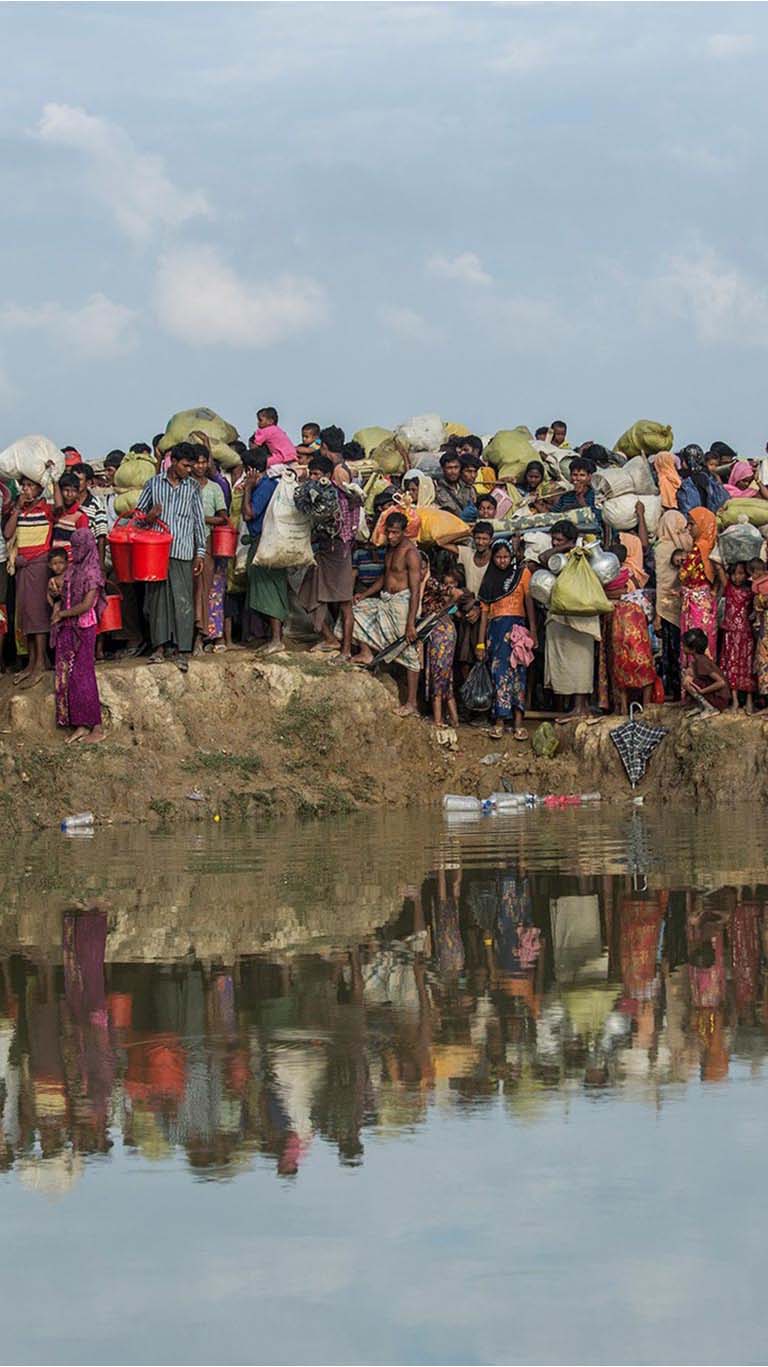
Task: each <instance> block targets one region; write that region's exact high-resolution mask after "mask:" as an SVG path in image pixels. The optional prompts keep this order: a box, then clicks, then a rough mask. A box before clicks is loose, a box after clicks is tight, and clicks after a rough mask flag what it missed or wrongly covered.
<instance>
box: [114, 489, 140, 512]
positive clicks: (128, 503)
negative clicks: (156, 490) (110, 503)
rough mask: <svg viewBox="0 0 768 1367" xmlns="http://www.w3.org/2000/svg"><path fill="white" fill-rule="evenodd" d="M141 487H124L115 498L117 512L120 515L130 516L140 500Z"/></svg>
mask: <svg viewBox="0 0 768 1367" xmlns="http://www.w3.org/2000/svg"><path fill="white" fill-rule="evenodd" d="M140 493H141V489H124V490H123V492H122V493H121V494H118V495H117V497H116V498H115V512H116V513H117V516H118V517H130V515H131V513H132V512H133V510H134V508H135V507H136V504H137V503H138V501H139V495H140Z"/></svg>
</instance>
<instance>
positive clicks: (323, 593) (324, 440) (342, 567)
mask: <svg viewBox="0 0 768 1367" xmlns="http://www.w3.org/2000/svg"><path fill="white" fill-rule="evenodd" d="M308 470H309V477H310V479H314V480H321V479H330V480H331V481H332V483H333V484H334V486H335V488H336V496H337V498H338V504H339V527H338V533H334V534H333V535H331V536H328V535H325V536H322V537H321V538H320V539H319V540H318V542H317V545H313V549H314V552H315V564H314V565H311V566H310V568H309V569H308V571H307V574H306V576H305V578H304V581H303V583H302V585H301V588H300V590H299V602H300V603H301V605H302V607H304V608H305V609H306V610H307V612H309V613H310V614H311V616H312V624H313V626H314V628H315V630H316V631H319V632H320V635H321V637H322V640H320V641H318V643H317V645H316V646H313V647H312V649H313V650H314V651H316V652H323V653H325V652H328V651H335V650H338V648H339V643H338V640H337V638H336V635H335V634H334V631H333V627H332V625H331V621H330V619H329V616H328V612H329V609H330V608H333V607H336V608H338V615H339V618H340V620H341V622H342V627H343V630H342V640H341V654H342V657H343V658H344V659H349V655H350V651H351V650H352V596H353V594H354V592H355V570H354V566H353V564H352V547H353V545H354V543H355V538H356V536H357V528H358V523H359V521H360V503H359V502H358V501H357V500H356V499H355V497H354V494H353V493H352V492H351V488H352V483H353V481H352V476H351V474H350V471H349V469H348V467H347V466H346V464H345V463H344V432H343V431H342V429H341V428H340V427H325V428H323V430H322V432H321V433H320V454H319V455H317V456H312V458H311V460H310V462H309V466H308Z"/></svg>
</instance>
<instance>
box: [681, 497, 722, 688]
mask: <svg viewBox="0 0 768 1367" xmlns="http://www.w3.org/2000/svg"><path fill="white" fill-rule="evenodd" d="M688 530H689V531H690V533H691V537H692V539H693V548H692V549H691V550H690V551H689V552H688V554H687V555H685V557H684V558H683V561H682V564H681V565H680V592H681V599H680V633H681V635H684V634H685V632H686V631H690V630H692V629H693V628H700V629H701V630H702V631H703V632H704V634H705V636H706V638H707V642H708V647H709V653H710V655H711V657H712V659H713V660H714V659H716V658H717V598H716V595H715V590H714V588H713V584H714V580H715V569H714V566H713V564H712V562H711V560H710V558H709V553H710V551H711V550H712V549H713V548H714V545H715V541H716V540H717V521H716V519H715V515H714V513H711V512H710V511H709V509H707V508H692V509H691V511H690V513H689V514H688ZM684 655H685V651H683V653H682V656H681V662H682V664H683V665H685V659H684Z"/></svg>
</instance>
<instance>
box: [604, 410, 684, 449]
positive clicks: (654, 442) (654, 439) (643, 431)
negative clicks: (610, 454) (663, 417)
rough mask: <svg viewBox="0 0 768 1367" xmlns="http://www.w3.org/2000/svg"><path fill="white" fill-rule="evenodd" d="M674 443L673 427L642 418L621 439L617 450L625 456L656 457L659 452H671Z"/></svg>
mask: <svg viewBox="0 0 768 1367" xmlns="http://www.w3.org/2000/svg"><path fill="white" fill-rule="evenodd" d="M674 441H675V434H674V432H673V431H672V428H671V427H665V426H664V424H663V423H661V422H651V420H650V418H640V419H639V420H638V422H633V424H632V426H631V427H628V428H627V430H626V432H625V433H624V434H623V435H622V436H621V437H619V440H618V441H617V442H616V445H615V450H616V451H623V452H624V455H625V456H655V455H658V453H659V451H671V450H672V447H673V445H674Z"/></svg>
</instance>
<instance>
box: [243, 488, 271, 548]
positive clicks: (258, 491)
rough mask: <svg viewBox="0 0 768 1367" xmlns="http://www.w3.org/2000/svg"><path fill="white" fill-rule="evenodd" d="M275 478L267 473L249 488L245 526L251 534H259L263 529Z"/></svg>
mask: <svg viewBox="0 0 768 1367" xmlns="http://www.w3.org/2000/svg"><path fill="white" fill-rule="evenodd" d="M276 488H277V480H276V479H271V478H270V476H269V475H263V476H262V478H261V479H260V480H259V482H258V484H257V485H256V486H255V488H253V489H251V514H252V516H251V517H249V518H248V520H247V522H246V524H245V525H246V526H247V528H248V531H249V532H250V534H251V536H261V533H262V532H263V530H264V517H265V514H266V511H267V508H268V507H269V504H270V500H271V498H272V495H273V493H274V492H275V489H276Z"/></svg>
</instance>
